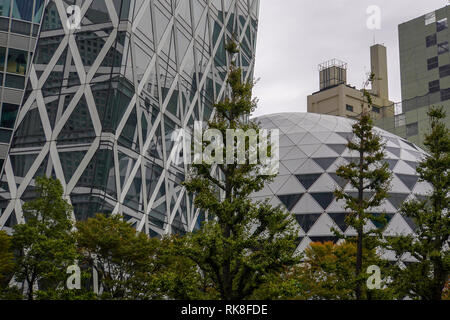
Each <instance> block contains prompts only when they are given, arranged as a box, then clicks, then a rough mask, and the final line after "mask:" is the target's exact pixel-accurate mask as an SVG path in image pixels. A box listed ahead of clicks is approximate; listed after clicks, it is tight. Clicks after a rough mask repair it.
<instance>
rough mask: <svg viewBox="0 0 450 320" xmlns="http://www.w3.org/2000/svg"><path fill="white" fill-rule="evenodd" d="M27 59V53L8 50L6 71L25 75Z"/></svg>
mask: <svg viewBox="0 0 450 320" xmlns="http://www.w3.org/2000/svg"><path fill="white" fill-rule="evenodd" d="M27 59H28V52H26V51H23V50H16V49H11V48H10V49H9V52H8V64H7V67H6V71H8V72H11V73H18V74H22V75H25V73H26V72H27Z"/></svg>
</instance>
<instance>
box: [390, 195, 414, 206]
mask: <svg viewBox="0 0 450 320" xmlns="http://www.w3.org/2000/svg"><path fill="white" fill-rule="evenodd" d="M408 196H409V194H403V193H389V201H390V202H391V203H392V205H393V206H394V207H395V208H396V209H399V208H400V207H401V205H402V204H403V202H405V200H406V198H408Z"/></svg>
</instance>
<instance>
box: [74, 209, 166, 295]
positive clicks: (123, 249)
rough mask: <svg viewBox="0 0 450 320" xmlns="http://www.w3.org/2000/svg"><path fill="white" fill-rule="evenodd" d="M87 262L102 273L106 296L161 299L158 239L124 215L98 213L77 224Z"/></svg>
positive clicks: (102, 285)
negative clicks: (130, 221) (158, 274)
mask: <svg viewBox="0 0 450 320" xmlns="http://www.w3.org/2000/svg"><path fill="white" fill-rule="evenodd" d="M76 239H77V244H78V247H79V250H80V254H81V255H82V257H83V262H85V263H87V264H88V265H89V266H90V268H94V269H95V270H96V271H97V273H98V278H99V288H100V287H102V288H103V293H102V295H101V298H102V299H158V298H161V297H162V296H163V293H161V291H160V289H159V284H158V278H157V277H156V276H155V275H156V274H157V272H158V266H159V264H158V263H157V262H156V259H155V258H156V257H157V250H158V247H159V244H160V240H158V239H150V238H149V237H148V236H147V235H146V234H144V233H139V232H137V231H136V230H135V229H134V228H133V227H132V226H131V225H130V224H128V223H127V222H125V221H122V218H121V217H120V216H117V215H116V216H109V217H107V216H105V215H100V214H99V215H97V216H95V217H94V218H89V219H87V220H86V221H80V222H78V223H77V232H76Z"/></svg>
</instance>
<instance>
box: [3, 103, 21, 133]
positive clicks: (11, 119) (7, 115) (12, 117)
mask: <svg viewBox="0 0 450 320" xmlns="http://www.w3.org/2000/svg"><path fill="white" fill-rule="evenodd" d="M18 110H19V106H18V105H16V104H12V103H3V106H2V118H1V122H0V126H1V127H4V128H11V129H13V128H14V123H15V121H16V117H17V111H18Z"/></svg>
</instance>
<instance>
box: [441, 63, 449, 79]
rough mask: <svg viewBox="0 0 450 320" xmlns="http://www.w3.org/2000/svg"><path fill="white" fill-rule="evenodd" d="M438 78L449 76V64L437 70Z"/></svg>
mask: <svg viewBox="0 0 450 320" xmlns="http://www.w3.org/2000/svg"><path fill="white" fill-rule="evenodd" d="M439 76H440V77H441V78H445V77H448V76H450V64H447V65H445V66H442V67H440V68H439Z"/></svg>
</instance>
